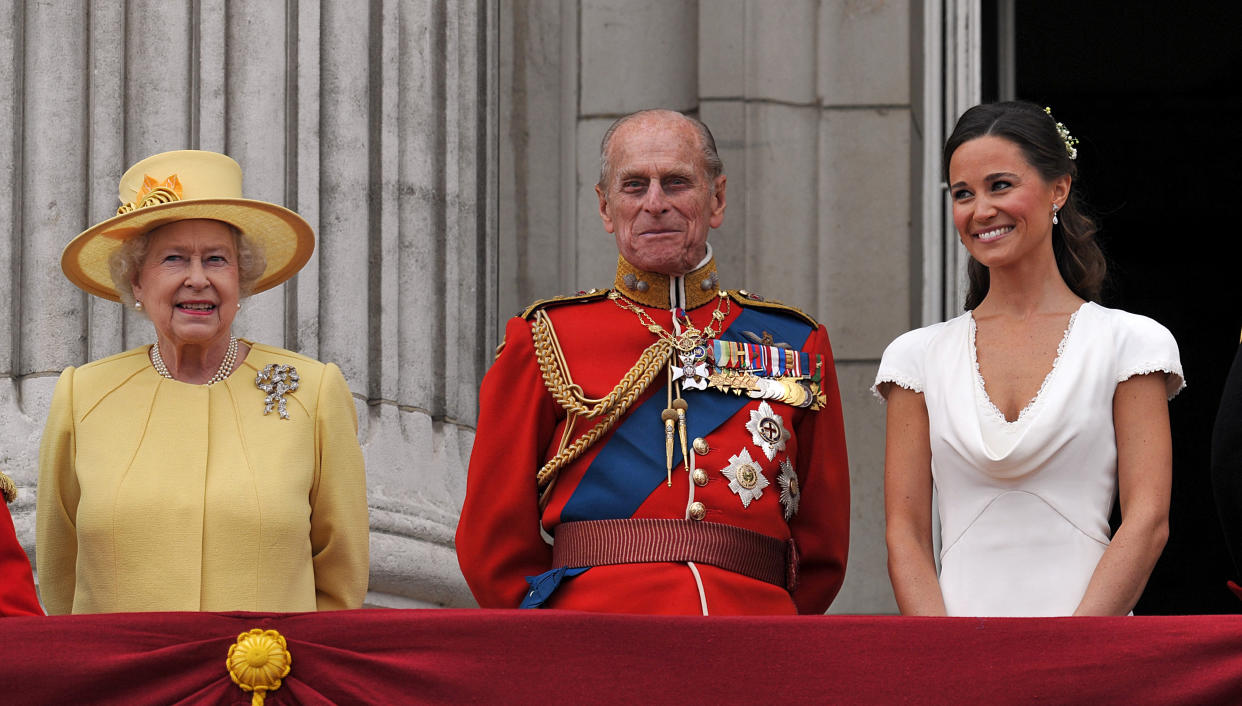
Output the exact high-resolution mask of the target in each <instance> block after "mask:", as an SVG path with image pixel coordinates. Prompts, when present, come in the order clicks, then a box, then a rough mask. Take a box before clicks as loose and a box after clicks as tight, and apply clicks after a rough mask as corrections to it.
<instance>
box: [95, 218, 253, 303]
mask: <svg viewBox="0 0 1242 706" xmlns="http://www.w3.org/2000/svg"><path fill="white" fill-rule="evenodd" d="M221 223H224V221H221ZM224 225H226V226H228V227H229V231H230V232H231V233H232V234H233V244H234V245H235V246H236V247H237V288H238V291H239V293H240V295H241V297H242V298H243V299H244V298H245V297H248V296H250V292H251V291H252V290H253V289H254V285H255V283H256V282H258V281H259V278H260V277H262V276H263V271H264V270H265V269H267V257H266V256H264V254H263V247H262V246H261V245H259V244H258V243H256V242H254V241H253V240H251V239H250V238H248V237H247V236H246V234H245V233H243V232H241V230H239V229H238V228H237V226H235V225H233V224H232V223H224ZM152 232H153V231H147V232H146V233H143V234H142V235H136V236H134V237H132V238H127V239H126V240H125V241H124V242H122V243H121V247H119V248H117V249H116V250H113V251H112V254H111V255H110V256H109V257H108V272H109V273H110V274H111V275H112V286H114V287H116V293H117V294H118V295H119V296H120V297H121V303H122V304H124V305H125V306H127V307H132V306H133V305H134V280H135V279H137V277H138V273H139V272H141V271H142V263H143V261H144V260H146V259H147V250H149V249H150V247H151V233H152Z"/></svg>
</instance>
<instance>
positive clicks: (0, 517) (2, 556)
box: [0, 498, 43, 616]
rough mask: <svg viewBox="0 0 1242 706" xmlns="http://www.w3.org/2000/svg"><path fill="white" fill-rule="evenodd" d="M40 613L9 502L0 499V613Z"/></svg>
mask: <svg viewBox="0 0 1242 706" xmlns="http://www.w3.org/2000/svg"><path fill="white" fill-rule="evenodd" d="M11 615H43V609H42V608H41V607H39V599H38V597H37V596H35V587H34V579H33V578H32V577H31V575H30V559H28V558H27V557H26V552H24V551H22V545H21V544H20V543H18V541H17V532H16V531H15V530H14V529H13V517H12V516H11V515H10V514H9V507H8V505H5V504H4V500H3V499H2V498H0V616H11Z"/></svg>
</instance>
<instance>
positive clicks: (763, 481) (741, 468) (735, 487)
mask: <svg viewBox="0 0 1242 706" xmlns="http://www.w3.org/2000/svg"><path fill="white" fill-rule="evenodd" d="M720 472H721V473H723V474H724V477H725V478H728V479H729V490H732V491H733V492H734V493H736V494H737V496H738V497H739V498H741V499H742V507H750V502H751V501H752V500H758V499H759V497H760V496H761V495H763V489H764V488H766V487H768V485H769V483H768V479H767V478H765V477H764V475H763V469H761V468H759V464H758V463H755V461H754V459H752V458H751V457H750V452H749V451H747V450H746V449H742V450H741V451H739V452H738V453H737V455H736V456H730V457H729V465H727V466H725V467H724V468H723V469H722V470H721V471H720Z"/></svg>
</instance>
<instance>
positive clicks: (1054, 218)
mask: <svg viewBox="0 0 1242 706" xmlns="http://www.w3.org/2000/svg"><path fill="white" fill-rule="evenodd" d="M1060 210H1061V207H1060V206H1058V205H1056V204H1055V203H1054V204H1052V225H1054V226H1055V225H1056V224H1058V223H1060V222H1061V221H1060V220H1058V219H1057V211H1060Z"/></svg>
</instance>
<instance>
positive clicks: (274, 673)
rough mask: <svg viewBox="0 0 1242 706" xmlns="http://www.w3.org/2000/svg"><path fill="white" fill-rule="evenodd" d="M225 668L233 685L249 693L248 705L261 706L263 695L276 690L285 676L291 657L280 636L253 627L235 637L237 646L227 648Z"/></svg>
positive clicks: (273, 632) (290, 665)
mask: <svg viewBox="0 0 1242 706" xmlns="http://www.w3.org/2000/svg"><path fill="white" fill-rule="evenodd" d="M225 666H227V667H228V670H229V676H230V677H232V678H233V683H234V684H236V685H238V686H239V687H241V688H242V689H243V690H244V691H249V692H253V694H254V696H252V697H251V699H250V703H251V704H252V706H261V705H262V704H263V700H264V699H265V698H266V697H267V692H269V691H276V690H277V689H279V688H280V680H282V679H284V678H285V677H287V676H289V670H290V669H292V668H293V655H291V654H289V645H288V644H287V643H286V642H285V638H284V636H282V635H281V634H280V633H278V632H276V631H275V630H260V629H258V628H255V629H253V630H251V631H250V632H244V633H242V634H240V635H238V636H237V643H236V644H234V645H231V646H230V647H229V658H228V660H226V661H225Z"/></svg>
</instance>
